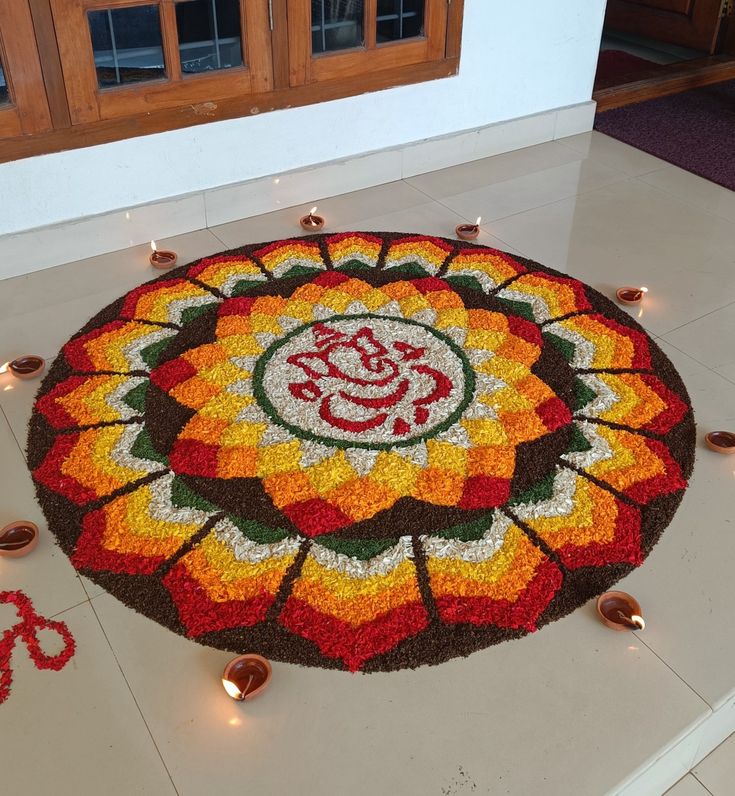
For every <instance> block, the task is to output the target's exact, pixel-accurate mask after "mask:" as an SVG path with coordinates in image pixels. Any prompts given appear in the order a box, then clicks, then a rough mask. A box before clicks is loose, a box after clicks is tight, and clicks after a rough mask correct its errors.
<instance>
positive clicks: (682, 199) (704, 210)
mask: <svg viewBox="0 0 735 796" xmlns="http://www.w3.org/2000/svg"><path fill="white" fill-rule="evenodd" d="M668 167H669V168H668V169H655V170H654V171H647V172H646V173H645V174H639V175H638V176H637V177H636V178H635V179H636V180H638V182H642V183H643V184H644V185H647V186H648V187H649V188H653V190H654V191H658V192H659V193H662V194H664V195H665V196H670V197H673V198H674V199H677V200H678V201H680V202H681V203H682V204H685V205H686V206H687V207H692V208H694V209H695V210H698V211H699V212H700V213H704V214H705V215H708V216H711V217H712V218H716V219H718V221H725V222H727V223H730V224H731V223H732V219H731V218H726V217H725V216H721V215H719V214H718V213H715V212H714V211H713V210H709V209H708V208H706V207H704V206H703V205H701V204H698V203H697V202H693V201H691V200H690V199H686V198H685V197H684V196H682V195H681V194H678V193H674V191H669V190H667V189H666V188H662V187H661V186H660V185H654V184H653V183H651V182H648V181H647V180H645V179H643V178H644V177H648V176H650V175H651V174H657V173H658V172H659V171H668V170H671V169H678V170H679V171H683V172H685V173H686V174H692V175H693V176H695V177H699V179H701V180H707V178H706V177H700V175H699V174H694V172H692V171H686V169H682V168H681V166H677V165H676V164H675V163H669V164H668ZM707 182H711V180H707ZM712 184H713V185H715V186H717V187H718V188H722V186H721V185H717V183H716V182H715V183H712ZM722 190H723V191H726V190H727V188H722Z"/></svg>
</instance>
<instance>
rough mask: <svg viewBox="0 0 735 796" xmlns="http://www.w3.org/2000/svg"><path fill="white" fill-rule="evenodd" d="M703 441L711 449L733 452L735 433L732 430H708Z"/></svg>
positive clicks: (734, 451)
mask: <svg viewBox="0 0 735 796" xmlns="http://www.w3.org/2000/svg"><path fill="white" fill-rule="evenodd" d="M704 442H705V444H706V445H707V447H708V448H709V449H710V450H711V451H716V452H717V453H735V434H734V433H733V432H732V431H710V433H709V434H707V435H706V436H705V438H704Z"/></svg>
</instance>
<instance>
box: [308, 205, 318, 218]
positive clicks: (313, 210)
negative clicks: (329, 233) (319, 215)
mask: <svg viewBox="0 0 735 796" xmlns="http://www.w3.org/2000/svg"><path fill="white" fill-rule="evenodd" d="M316 211H317V207H316V205H314V207H312V208H311V210H309V215H310V216H313V215H314V213H316Z"/></svg>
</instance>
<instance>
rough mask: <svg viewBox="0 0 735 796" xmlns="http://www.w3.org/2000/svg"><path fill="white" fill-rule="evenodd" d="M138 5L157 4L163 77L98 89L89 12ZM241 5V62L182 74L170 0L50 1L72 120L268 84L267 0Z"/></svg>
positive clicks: (130, 112)
mask: <svg viewBox="0 0 735 796" xmlns="http://www.w3.org/2000/svg"><path fill="white" fill-rule="evenodd" d="M136 6H158V9H159V15H160V20H161V38H162V47H163V53H164V58H165V62H166V76H165V77H163V78H160V79H157V80H147V81H145V83H137V84H132V85H126V86H113V87H106V88H99V87H98V84H97V73H96V70H95V64H94V54H93V51H92V39H91V33H90V29H89V24H88V21H87V14H88V13H89V12H90V11H94V10H96V9H99V10H102V9H113V10H114V9H116V8H132V7H136ZM242 7H243V8H244V9H245V13H244V14H243V18H242V20H241V29H240V36H241V40H242V48H243V59H244V63H245V65H244V66H240V67H233V68H231V69H222V70H217V71H212V72H206V73H202V74H198V75H182V73H181V62H180V58H179V44H178V41H177V40H176V35H175V34H176V8H175V2H174V0H51V11H52V14H53V17H54V25H55V28H56V31H57V38H58V42H59V54H60V56H61V66H62V70H63V72H64V84H65V86H66V93H67V97H68V99H69V112H70V115H71V120H72V123H73V124H78V123H83V122H96V121H99V120H100V119H114V118H117V117H123V116H135V115H136V114H139V113H145V112H147V111H150V110H151V108H162V107H176V106H180V105H183V104H184V103H187V102H188V103H198V102H206V101H209V102H212V101H217V100H220V99H224V98H226V97H229V96H234V95H239V96H244V95H252V94H257V93H261V92H265V91H269V90H270V89H272V88H273V69H272V64H273V58H272V53H271V43H270V36H267V37H265V36H263V35H262V34H263V32H264V31H268V32H269V28H268V1H267V0H248V2H246V3H243V4H242ZM80 53H83V55H82V56H80Z"/></svg>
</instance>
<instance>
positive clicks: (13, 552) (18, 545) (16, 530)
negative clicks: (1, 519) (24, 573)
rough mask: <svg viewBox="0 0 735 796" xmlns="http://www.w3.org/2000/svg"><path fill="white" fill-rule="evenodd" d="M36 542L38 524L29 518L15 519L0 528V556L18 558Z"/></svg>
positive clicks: (26, 552) (25, 553)
mask: <svg viewBox="0 0 735 796" xmlns="http://www.w3.org/2000/svg"><path fill="white" fill-rule="evenodd" d="M37 544H38V525H36V524H35V523H34V522H31V521H30V520H16V521H15V522H11V523H10V525H6V526H5V527H4V528H3V529H2V530H0V556H4V557H5V558H20V557H21V556H25V555H28V553H30V552H31V550H33V548H34V547H35V546H36V545H37Z"/></svg>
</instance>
